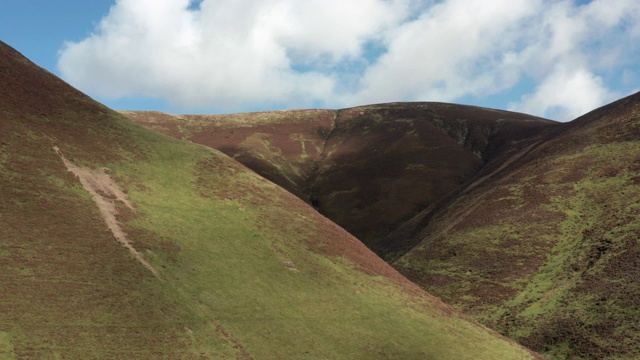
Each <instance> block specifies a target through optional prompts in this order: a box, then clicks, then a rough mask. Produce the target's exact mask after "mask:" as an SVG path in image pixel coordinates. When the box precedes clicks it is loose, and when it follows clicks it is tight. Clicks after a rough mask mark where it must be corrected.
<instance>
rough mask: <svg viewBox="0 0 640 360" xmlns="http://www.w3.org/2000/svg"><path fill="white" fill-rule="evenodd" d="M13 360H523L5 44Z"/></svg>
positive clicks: (1, 73) (241, 171) (278, 196)
mask: <svg viewBox="0 0 640 360" xmlns="http://www.w3.org/2000/svg"><path fill="white" fill-rule="evenodd" d="M0 83H1V84H2V86H1V87H0V198H1V199H2V201H1V202H0V269H1V270H0V273H1V274H2V275H1V276H0V289H1V292H2V296H0V309H1V311H0V357H1V358H3V359H5V358H6V359H12V358H18V359H23V358H24V359H32V358H103V359H131V358H172V359H173V358H175V359H207V358H210V359H224V358H239V359H270V358H289V359H298V358H332V359H338V358H345V359H358V358H361V359H372V358H381V359H385V358H402V359H411V358H414V359H424V358H433V359H453V358H455V359H482V358H484V359H496V358H501V359H522V358H535V357H537V355H536V354H535V353H532V352H530V351H529V350H527V349H525V348H523V347H521V346H519V345H517V344H515V343H514V342H512V341H509V340H507V339H505V338H503V337H501V336H499V335H497V334H496V333H495V332H493V331H491V330H489V329H487V328H486V327H484V326H482V325H480V324H478V323H476V322H474V321H472V320H470V319H468V318H467V317H465V316H464V315H462V314H461V313H459V312H457V311H455V310H453V309H451V308H450V307H448V306H447V305H445V304H443V303H442V302H441V301H440V300H438V299H437V298H434V297H433V296H431V295H429V294H427V293H426V292H424V291H423V290H421V289H420V288H418V287H417V286H415V285H414V284H413V283H411V282H410V281H408V280H407V279H406V278H405V277H403V276H402V275H400V274H399V273H398V272H396V271H395V270H394V269H393V268H391V267H390V266H389V265H388V264H386V263H385V262H384V261H382V260H381V259H379V258H378V257H377V256H375V254H373V253H372V252H371V251H370V250H369V249H367V248H366V247H365V246H364V245H363V244H362V243H361V242H359V241H358V240H357V239H356V238H354V237H353V236H351V235H350V234H348V233H347V232H346V231H344V230H342V229H341V228H340V227H338V226H337V225H335V224H334V223H332V222H330V221H329V220H328V219H326V218H325V217H323V216H321V215H319V214H318V213H317V212H316V211H314V210H313V208H311V207H310V206H308V205H307V204H305V203H304V202H303V201H301V200H299V199H298V198H296V197H295V196H293V195H291V194H289V193H288V192H286V191H285V190H283V189H281V188H280V187H278V186H275V185H274V184H273V183H271V182H269V181H267V180H265V179H264V178H262V177H260V176H258V175H257V174H256V173H254V172H252V171H250V170H248V169H247V168H246V167H244V166H243V165H241V164H240V163H238V162H237V161H235V160H233V159H231V158H229V157H228V156H226V155H224V154H223V153H221V152H218V151H215V150H211V149H208V148H205V147H203V146H199V145H195V144H192V143H188V142H184V141H179V140H175V139H171V138H169V137H166V136H163V135H160V134H157V133H154V132H152V131H149V130H147V129H144V128H142V127H140V126H139V125H136V124H133V123H132V122H130V121H128V120H127V119H125V118H124V117H123V116H121V115H120V114H118V113H116V112H113V111H111V110H110V109H108V108H106V107H104V106H103V105H100V104H98V103H96V102H94V101H93V100H92V99H90V98H89V97H87V96H85V95H84V94H82V93H80V92H79V91H77V90H75V89H73V88H72V87H70V86H69V85H67V84H65V83H64V82H63V81H61V80H60V79H58V78H56V77H55V76H53V75H52V74H50V73H47V72H46V71H44V70H42V69H41V68H39V67H37V66H36V65H34V64H32V63H31V62H30V61H28V60H27V59H25V58H24V57H23V56H22V55H20V54H19V53H17V52H16V51H15V50H13V49H11V48H10V47H9V46H7V45H5V44H4V43H0Z"/></svg>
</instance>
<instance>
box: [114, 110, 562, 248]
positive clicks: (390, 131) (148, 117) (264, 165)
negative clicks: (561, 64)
mask: <svg viewBox="0 0 640 360" xmlns="http://www.w3.org/2000/svg"><path fill="white" fill-rule="evenodd" d="M124 114H125V115H126V116H128V117H129V118H131V119H132V120H134V121H135V122H137V123H140V124H142V125H144V126H146V127H149V128H151V129H153V130H155V131H159V132H162V133H164V134H167V135H170V136H173V137H176V138H180V139H186V140H190V141H193V142H196V143H199V144H203V145H206V146H209V147H212V148H215V149H218V150H220V151H222V152H224V153H226V154H228V155H229V156H232V157H234V158H235V159H236V160H238V161H240V162H241V163H243V164H244V165H246V166H248V167H250V168H251V169H253V170H254V171H256V172H258V173H259V174H260V175H262V176H264V177H266V178H267V179H269V180H272V181H273V182H275V183H276V184H278V185H280V186H282V187H283V188H285V189H287V190H288V191H289V192H291V193H293V194H295V195H296V196H298V197H300V198H301V199H303V200H305V201H306V202H308V203H309V204H312V205H313V206H314V207H316V208H317V209H318V210H319V211H320V212H321V213H322V214H324V215H325V216H327V217H328V218H330V219H331V220H333V221H334V222H336V223H337V224H338V225H340V226H342V227H343V228H345V229H346V230H348V231H349V232H350V233H352V234H354V235H355V236H356V237H358V238H359V239H361V240H362V241H363V242H364V243H365V244H367V245H368V246H369V247H370V248H372V249H373V250H374V251H375V252H376V253H378V254H379V255H382V256H384V257H386V258H393V257H394V256H395V254H396V253H399V252H402V250H404V249H405V248H406V247H407V246H410V245H412V244H404V243H403V244H402V246H399V245H398V243H394V242H380V240H381V239H383V238H384V236H385V235H387V234H389V233H390V232H391V231H393V230H395V229H396V228H397V227H398V226H399V225H400V224H402V223H404V222H405V221H407V220H408V219H410V218H411V217H413V216H414V215H415V214H416V213H418V212H420V211H421V210H423V209H424V208H426V207H427V206H429V205H431V204H433V203H434V202H435V201H437V200H439V199H441V198H442V197H443V196H444V195H446V194H448V193H450V192H451V191H453V190H454V189H456V188H457V187H458V186H460V184H462V183H463V182H464V181H465V180H467V179H468V178H469V177H470V176H472V175H473V174H474V173H475V172H477V171H478V170H479V169H480V168H482V166H483V165H484V164H485V163H486V162H489V161H492V160H494V158H495V157H496V156H498V155H499V154H502V153H506V152H509V151H513V150H515V149H517V148H519V147H520V146H521V145H522V143H521V142H519V140H521V139H523V138H527V137H529V136H531V135H532V134H536V133H538V132H539V131H541V130H542V129H544V128H546V127H549V126H552V125H554V123H553V122H550V121H547V120H544V119H540V118H536V117H532V116H529V115H524V114H518V113H512V112H506V111H499V110H491V109H483V108H478V107H472V106H462V105H452V104H442V103H392V104H380V105H370V106H362V107H357V108H351V109H342V110H336V111H331V110H295V111H278V112H260V113H246V114H232V115H211V116H207V115H180V116H174V115H168V114H162V113H158V112H124Z"/></svg>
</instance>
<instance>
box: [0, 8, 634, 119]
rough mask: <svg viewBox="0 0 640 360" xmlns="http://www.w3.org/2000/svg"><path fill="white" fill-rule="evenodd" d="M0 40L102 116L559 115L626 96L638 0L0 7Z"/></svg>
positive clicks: (631, 71) (566, 116) (631, 79)
mask: <svg viewBox="0 0 640 360" xmlns="http://www.w3.org/2000/svg"><path fill="white" fill-rule="evenodd" d="M0 40H2V41H4V42H6V43H8V44H9V45H11V46H13V47H14V48H16V49H17V50H18V51H20V52H22V53H23V54H24V55H25V56H27V57H28V58H30V59H31V60H32V61H34V62H35V63H36V64H38V65H40V66H42V67H44V68H46V69H47V70H49V71H51V72H53V73H55V74H56V75H58V76H60V77H62V78H63V79H65V80H66V81H67V82H69V83H70V84H72V85H73V86H75V87H77V88H79V89H80V90H82V91H84V92H86V93H88V94H89V95H90V96H92V97H94V98H95V99H96V100H98V101H100V102H102V103H104V104H106V105H107V106H109V107H112V108H115V109H136V110H150V109H152V110H159V111H166V112H172V113H225V112H239V111H256V110H274V109H290V108H308V107H324V108H340V107H348V106H356V105H363V104H369V103H379V102H392V101H445V102H455V103H465V104H472V105H478V106H486V107H493V108H500V109H509V110H514V111H521V112H526V113H531V114H535V115H539V116H544V117H549V118H553V119H556V120H570V119H573V118H575V117H576V116H579V115H581V114H583V113H585V112H587V111H590V110H592V109H594V108H596V107H598V106H601V105H604V104H606V103H608V102H610V101H613V100H615V99H617V98H619V97H622V96H625V95H628V94H630V93H632V92H635V91H638V90H640V85H639V84H640V45H638V44H640V2H638V1H636V0H606V1H604V0H594V1H561V0H560V1H558V0H554V1H551V0H490V1H487V0H483V1H481V0H442V1H431V0H351V1H348V2H347V1H344V0H339V1H338V0H306V1H304V2H302V1H299V0H261V1H251V0H202V1H189V0H118V1H117V2H116V1H115V0H111V1H108V0H58V1H52V0H0Z"/></svg>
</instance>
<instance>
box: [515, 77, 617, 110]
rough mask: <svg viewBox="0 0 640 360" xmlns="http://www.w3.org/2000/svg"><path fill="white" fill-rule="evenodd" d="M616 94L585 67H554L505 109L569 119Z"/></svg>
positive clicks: (613, 97)
mask: <svg viewBox="0 0 640 360" xmlns="http://www.w3.org/2000/svg"><path fill="white" fill-rule="evenodd" d="M619 96H620V94H617V93H613V92H611V91H610V90H609V89H607V88H606V87H605V86H604V85H603V82H602V78H600V77H598V76H595V75H594V74H592V73H590V72H589V71H587V70H585V69H566V68H564V67H558V68H557V69H556V70H555V71H553V72H552V73H551V74H549V75H548V76H547V77H546V78H545V79H544V80H542V82H541V83H540V84H539V85H538V87H537V88H536V89H535V90H534V92H533V93H531V94H527V95H525V96H523V97H522V99H521V100H520V101H519V102H515V103H511V104H509V110H513V111H518V112H524V113H529V114H534V113H541V114H544V115H546V116H548V117H550V118H553V119H561V120H569V119H574V118H576V117H578V116H580V115H582V114H584V113H586V112H588V111H590V110H593V109H594V107H597V106H598V105H601V104H605V103H607V102H610V101H613V100H615V99H616V98H617V97H619Z"/></svg>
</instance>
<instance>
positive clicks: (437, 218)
mask: <svg viewBox="0 0 640 360" xmlns="http://www.w3.org/2000/svg"><path fill="white" fill-rule="evenodd" d="M638 184H640V93H639V94H635V95H633V96H630V97H627V98H625V99H622V100H620V101H617V102H615V103H613V104H611V105H608V106H605V107H603V108H600V109H598V110H595V111H593V112H592V113H589V114H587V115H585V116H583V117H581V118H579V119H577V120H575V121H573V122H572V123H570V124H566V125H563V126H561V127H559V128H555V129H553V131H549V132H548V133H546V134H542V135H541V138H540V141H538V142H534V143H533V144H532V145H530V146H528V147H526V148H525V149H524V150H522V151H521V152H520V153H518V154H516V155H514V156H512V157H511V158H510V159H509V160H508V161H507V162H503V163H501V164H496V166H495V167H494V168H488V169H486V171H485V172H484V173H481V174H479V175H478V176H477V177H476V178H475V179H474V180H473V181H471V182H470V184H469V185H468V186H467V187H466V188H465V189H464V190H462V191H460V193H459V196H457V197H455V198H453V199H450V200H449V201H448V202H446V203H444V204H440V205H439V206H437V207H433V208H431V209H428V210H427V211H425V212H423V213H422V214H420V215H419V216H417V217H416V218H414V219H413V220H412V221H410V222H408V223H407V224H405V225H404V226H403V227H402V228H401V229H400V230H399V231H397V232H396V233H395V234H393V235H392V236H391V238H393V239H394V240H395V241H398V239H402V238H403V237H413V240H410V241H409V242H415V241H417V239H420V241H421V242H420V244H419V245H418V246H416V247H414V248H413V249H411V251H409V252H408V253H407V254H405V255H404V256H403V257H401V258H400V259H399V260H397V261H396V262H395V263H394V264H393V265H394V266H395V267H396V269H399V270H400V271H401V272H402V273H403V274H405V275H406V276H408V277H409V278H410V279H412V280H414V281H415V282H416V283H418V284H420V285H421V286H422V287H423V288H425V289H427V290H428V291H429V292H431V293H433V294H435V295H437V296H439V297H440V298H442V299H443V300H444V301H445V302H448V303H451V304H454V305H455V307H457V308H459V309H462V310H464V311H466V312H468V313H470V314H472V315H473V316H474V317H475V318H477V319H478V320H480V321H481V322H483V323H485V324H487V325H489V326H491V327H493V328H495V329H497V330H499V331H500V332H502V333H503V334H505V335H507V336H509V337H511V338H513V339H515V340H517V341H521V342H522V343H524V344H526V345H527V346H530V347H531V348H533V349H534V350H537V351H540V352H544V353H546V354H548V355H549V356H550V357H551V358H558V359H564V358H577V359H609V358H611V359H615V358H623V359H636V358H639V357H640V348H639V347H638V344H639V343H640V323H638V319H640V283H639V282H638V279H640V241H639V240H638V239H639V238H640V236H639V235H640V221H639V220H638V218H639V215H640V187H639V186H638Z"/></svg>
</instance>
